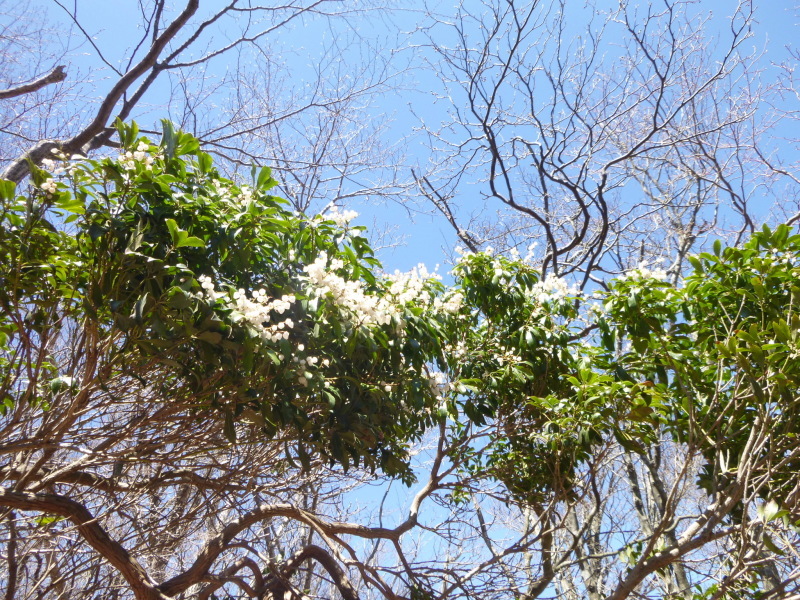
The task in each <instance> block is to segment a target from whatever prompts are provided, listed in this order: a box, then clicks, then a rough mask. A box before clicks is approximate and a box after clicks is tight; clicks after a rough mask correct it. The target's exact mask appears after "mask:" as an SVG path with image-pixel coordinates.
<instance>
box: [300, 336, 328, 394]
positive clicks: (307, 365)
mask: <svg viewBox="0 0 800 600" xmlns="http://www.w3.org/2000/svg"><path fill="white" fill-rule="evenodd" d="M303 350H305V346H304V345H303V344H298V345H297V351H298V352H302V351H303ZM292 362H293V363H294V364H295V368H296V369H297V370H296V373H297V383H299V384H300V385H302V386H303V387H308V385H309V383H310V381H311V380H312V379H313V378H314V377H316V376H317V375H315V374H314V373H313V372H312V369H314V368H315V367H316V366H317V364H320V362H321V365H322V366H323V367H327V366H328V365H329V364H330V360H328V359H327V358H323V359H322V361H320V359H319V357H318V356H298V355H295V356H294V357H292Z"/></svg>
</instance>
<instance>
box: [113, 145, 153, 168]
mask: <svg viewBox="0 0 800 600" xmlns="http://www.w3.org/2000/svg"><path fill="white" fill-rule="evenodd" d="M148 150H150V144H148V143H147V142H139V144H138V145H137V146H136V150H135V151H133V152H132V151H130V150H128V151H127V152H125V153H124V154H120V155H119V157H118V158H117V161H118V162H119V164H120V165H122V167H123V168H124V169H125V170H126V171H134V170H135V169H136V165H137V164H139V163H141V164H144V166H145V169H151V168H152V167H153V160H154V157H153V156H152V155H151V154H150V153H149V152H148Z"/></svg>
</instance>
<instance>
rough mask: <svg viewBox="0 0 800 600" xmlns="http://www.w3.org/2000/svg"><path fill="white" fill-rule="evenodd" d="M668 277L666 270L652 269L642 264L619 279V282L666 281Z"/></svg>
mask: <svg viewBox="0 0 800 600" xmlns="http://www.w3.org/2000/svg"><path fill="white" fill-rule="evenodd" d="M667 276H668V275H667V272H666V271H665V270H664V269H660V268H655V269H650V268H649V267H648V266H647V265H646V264H645V263H643V262H640V263H639V264H638V265H637V266H636V268H635V269H631V270H630V271H627V272H626V273H624V274H622V275H620V276H619V277H618V278H617V279H618V280H619V281H625V280H626V279H656V280H658V281H666V279H667Z"/></svg>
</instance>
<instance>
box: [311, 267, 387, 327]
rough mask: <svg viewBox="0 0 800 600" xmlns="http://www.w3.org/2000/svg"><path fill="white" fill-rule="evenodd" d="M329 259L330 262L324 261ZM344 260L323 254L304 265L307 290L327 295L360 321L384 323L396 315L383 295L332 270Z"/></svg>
mask: <svg viewBox="0 0 800 600" xmlns="http://www.w3.org/2000/svg"><path fill="white" fill-rule="evenodd" d="M329 262H330V265H329V264H328V263H329ZM342 266H344V263H343V262H342V261H341V260H340V259H338V258H335V259H333V260H330V259H329V258H328V256H327V255H326V254H321V255H320V256H318V257H317V259H316V260H315V261H314V262H313V263H311V264H310V265H307V266H306V267H305V268H304V269H303V270H304V271H305V272H306V276H307V282H308V283H309V285H310V288H311V289H310V292H311V294H312V295H315V296H318V297H319V296H327V295H330V296H331V297H332V298H333V301H334V303H335V304H336V305H337V306H339V307H340V308H342V309H345V310H346V311H347V312H349V313H350V315H352V316H355V317H356V318H357V319H358V320H359V321H360V322H361V323H362V324H364V325H387V324H389V323H391V321H392V317H394V316H396V315H397V308H396V307H395V306H394V305H393V304H392V303H391V302H389V300H387V299H386V298H381V297H379V296H375V295H373V294H367V293H366V292H365V291H364V284H363V283H362V282H361V281H350V280H347V279H344V278H343V277H340V276H339V275H337V274H336V273H335V271H336V270H338V269H341V268H342Z"/></svg>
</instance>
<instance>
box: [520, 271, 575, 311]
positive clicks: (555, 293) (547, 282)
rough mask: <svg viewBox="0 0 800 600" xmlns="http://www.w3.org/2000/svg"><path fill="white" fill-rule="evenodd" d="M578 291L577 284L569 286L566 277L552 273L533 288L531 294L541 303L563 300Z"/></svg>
mask: <svg viewBox="0 0 800 600" xmlns="http://www.w3.org/2000/svg"><path fill="white" fill-rule="evenodd" d="M578 293H579V292H578V290H577V288H576V287H575V286H572V287H569V286H567V282H566V281H565V280H564V279H561V278H560V277H556V276H555V275H553V274H552V273H550V274H549V275H548V276H547V277H546V278H545V279H543V280H542V281H540V282H538V283H537V284H535V285H534V286H533V287H532V288H531V295H532V296H533V298H534V299H536V301H537V302H539V303H540V304H544V303H545V302H548V301H551V300H556V301H558V300H563V299H564V298H566V297H568V296H575V295H577V294H578Z"/></svg>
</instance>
